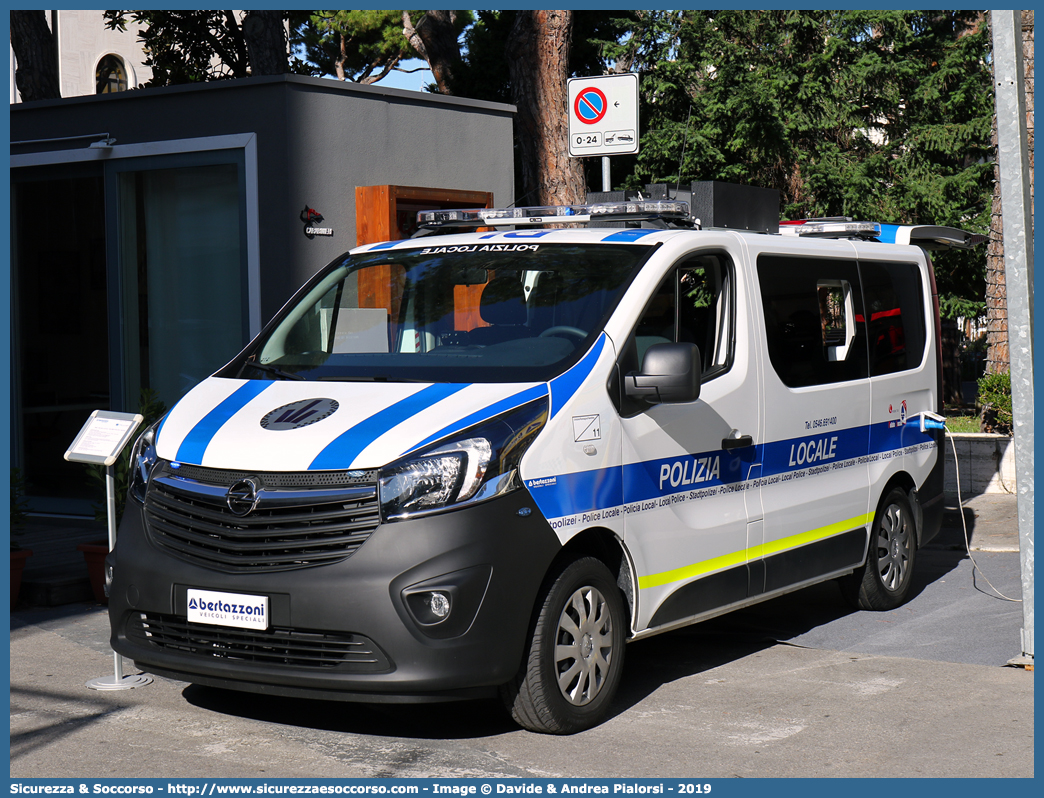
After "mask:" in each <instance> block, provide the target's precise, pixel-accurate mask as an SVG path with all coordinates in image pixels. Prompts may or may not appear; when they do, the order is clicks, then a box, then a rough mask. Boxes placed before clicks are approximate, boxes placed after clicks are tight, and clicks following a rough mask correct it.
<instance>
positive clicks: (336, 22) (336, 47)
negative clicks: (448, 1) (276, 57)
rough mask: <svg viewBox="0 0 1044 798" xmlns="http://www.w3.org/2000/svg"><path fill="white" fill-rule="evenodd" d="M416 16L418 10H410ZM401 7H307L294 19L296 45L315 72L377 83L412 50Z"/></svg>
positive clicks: (293, 42) (312, 71)
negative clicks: (333, 8)
mask: <svg viewBox="0 0 1044 798" xmlns="http://www.w3.org/2000/svg"><path fill="white" fill-rule="evenodd" d="M408 13H409V14H411V15H416V16H417V17H419V16H420V15H422V14H423V13H424V12H423V11H410V12H408ZM402 15H403V12H402V11H396V10H381V11H312V12H306V13H305V14H302V15H300V16H298V17H297V18H296V19H294V20H293V23H294V25H293V29H292V30H291V44H292V45H295V49H296V48H300V49H298V50H297V52H299V53H300V54H301V55H302V56H303V60H304V62H305V63H307V64H308V68H309V70H310V71H311V73H312V74H314V75H334V76H335V77H337V78H338V79H339V80H347V81H352V82H354V83H376V82H377V81H379V80H381V79H382V78H384V77H386V76H387V75H388V74H390V73H391V72H392V70H394V69H396V68H397V67H398V65H399V63H400V62H402V61H403V60H405V59H408V58H416V57H417V54H416V52H415V51H414V49H413V48H412V47H411V46H410V43H409V42H408V41H407V39H406V37H405V35H404V34H403V20H402Z"/></svg>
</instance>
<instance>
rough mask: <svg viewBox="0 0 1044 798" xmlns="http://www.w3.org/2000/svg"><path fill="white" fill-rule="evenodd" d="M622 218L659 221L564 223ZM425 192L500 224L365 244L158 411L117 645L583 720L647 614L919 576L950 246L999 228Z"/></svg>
mask: <svg viewBox="0 0 1044 798" xmlns="http://www.w3.org/2000/svg"><path fill="white" fill-rule="evenodd" d="M563 215H564V216H566V217H568V218H567V219H564V218H563ZM590 219H595V220H598V219H602V220H611V221H613V222H621V221H623V222H630V223H632V226H627V225H626V224H623V225H620V224H617V226H602V227H587V228H586V229H549V228H547V227H546V226H544V227H541V224H543V223H546V222H555V221H559V222H560V221H566V220H568V221H581V222H582V221H588V220H590ZM636 219H637V220H644V223H643V226H640V227H639V226H633V221H634V220H636ZM421 222H422V224H423V225H426V226H427V227H429V228H437V227H441V228H443V229H450V230H452V229H454V228H459V227H466V226H467V225H469V224H470V225H472V226H473V227H479V228H480V230H479V231H477V232H470V233H464V234H457V233H451V234H448V235H431V236H427V237H421V238H414V239H410V240H405V241H393V242H387V243H382V244H376V245H367V246H362V247H359V248H357V249H355V250H353V251H352V252H351V253H349V254H347V255H345V256H344V257H342V258H339V259H338V260H336V261H335V262H333V263H331V264H330V265H329V266H327V267H326V268H325V269H324V270H322V271H321V272H320V273H319V274H317V275H316V276H315V277H314V278H313V279H312V280H311V281H309V282H308V283H307V284H306V285H305V286H304V287H303V288H302V289H301V290H300V292H299V293H298V294H297V295H296V296H295V297H294V298H293V299H292V300H291V301H290V302H289V303H288V304H287V305H286V307H284V308H283V309H282V310H281V311H280V312H279V314H278V315H277V316H276V317H275V318H274V319H273V320H272V321H271V323H270V324H268V325H267V326H266V327H265V329H264V330H263V331H262V332H261V334H260V335H259V336H258V337H257V338H256V339H255V340H254V341H252V342H251V343H250V344H249V345H248V346H247V347H246V349H244V350H243V352H241V353H240V354H239V355H238V356H237V357H236V358H235V359H234V360H233V361H232V362H231V363H229V364H228V365H227V366H226V367H224V368H223V369H221V370H220V371H219V372H217V373H216V374H215V375H214V376H213V377H211V378H209V379H207V380H206V381H204V382H203V383H201V384H200V385H198V386H197V387H196V388H194V389H193V390H192V391H190V392H189V393H188V394H187V395H186V396H185V397H184V398H183V399H182V400H181V401H180V402H178V403H177V405H176V406H175V407H174V408H173V409H172V410H171V411H170V412H169V413H168V414H167V415H166V416H165V417H164V418H163V419H162V420H161V421H160V422H159V423H158V424H156V425H155V426H153V427H152V428H150V429H148V430H147V431H146V432H145V433H144V434H143V435H142V436H141V438H140V439H139V440H138V441H137V443H136V444H135V447H134V450H133V452H132V471H133V477H132V480H131V487H130V498H129V500H128V505H127V511H126V513H125V518H124V521H123V524H122V527H121V530H120V533H119V538H118V544H117V546H116V549H115V551H114V552H113V553H112V554H111V555H110V558H109V560H108V565H109V580H110V581H109V592H110V603H109V612H110V617H111V623H112V644H113V647H114V649H115V650H116V651H117V652H119V653H120V654H122V655H124V656H127V657H130V658H132V659H133V660H134V661H135V663H136V664H137V665H138V666H139V667H140V668H142V669H144V670H147V671H150V672H152V673H155V674H160V675H164V676H169V677H172V678H176V679H180V680H185V681H189V682H194V683H198V684H203V685H213V686H219V687H226V688H233V689H239V690H246V691H253V692H257V693H264V694H278V695H285V696H300V697H319V698H334V699H342V700H353V701H432V700H449V699H463V698H472V697H480V696H485V695H495V694H496V693H497V692H498V691H499V693H500V695H501V696H502V697H503V698H504V700H505V702H506V704H507V706H508V708H509V709H510V711H511V713H512V715H513V717H514V718H515V720H516V721H517V722H518V723H520V724H521V725H522V726H524V727H526V728H528V729H532V730H536V731H543V732H551V733H570V732H575V731H578V730H581V729H584V728H587V727H589V726H592V725H594V724H596V723H598V722H599V721H600V720H601V719H603V718H604V717H605V716H606V714H607V711H608V708H609V704H610V702H611V701H612V699H613V695H614V693H615V691H616V689H617V686H618V683H619V680H620V675H621V669H622V666H623V660H624V647H625V644H626V643H627V642H628V641H633V640H639V639H641V638H644V637H648V636H650V635H653V634H656V633H659V632H664V631H668V630H671V629H675V628H678V627H680V626H683V625H686V624H691V623H694V622H697V621H700V620H704V619H707V618H710V617H712V616H716V615H720V614H722V613H725V612H727V611H729V610H732V609H736V608H739V607H744V606H747V605H750V604H753V603H755V602H759V601H763V600H765V599H768V598H772V597H774V596H779V595H781V594H783V593H786V592H788V591H793V590H797V589H799V588H802V587H805V586H807V585H810V584H813V583H816V582H821V581H824V580H828V579H840V580H841V583H842V587H843V590H844V591H845V592H846V593H847V594H848V595H849V596H850V597H851V599H852V600H853V601H854V602H856V603H857V604H858V605H859V606H860V607H863V608H866V609H888V608H892V607H895V606H897V605H898V604H900V603H901V602H902V601H903V600H904V599H905V597H906V596H907V593H908V591H909V590H910V585H911V575H912V572H913V567H914V564H915V561H916V558H917V549H918V547H919V546H922V545H923V544H924V543H925V542H926V541H927V540H928V539H929V538H931V537H932V536H933V535H934V534H935V533H936V532H937V530H938V528H939V525H940V520H941V514H942V490H943V482H942V467H943V457H942V455H941V453H940V441H941V435H942V433H941V432H940V431H939V430H938V429H933V423H932V421H931V418H932V417H933V414H934V413H936V412H937V411H939V410H940V409H941V402H942V397H941V368H940V362H941V361H940V350H939V332H938V313H937V305H936V302H937V297H936V289H935V284H934V277H933V273H932V267H931V263H930V260H929V258H928V256H927V254H926V251H925V250H926V249H931V248H937V247H945V246H958V247H967V246H970V245H972V244H973V243H977V241H978V240H980V239H981V237H978V236H971V235H969V234H966V233H963V232H961V231H958V230H953V229H948V228H938V227H895V226H888V225H877V224H867V223H849V222H814V223H813V222H807V223H803V224H798V225H786V224H785V225H783V226H782V228H781V229H782V232H783V234H771V233H769V234H766V233H755V232H745V231H737V230H729V229H699V225H698V224H694V223H693V220H692V218H691V214H690V212H689V209H688V207H687V206H686V205H685V203H681V202H675V201H669V200H659V201H645V202H642V201H636V202H629V203H623V204H600V205H599V204H596V205H589V206H573V207H569V208H537V209H533V208H523V209H508V210H482V211H442V212H431V213H427V214H421ZM527 224H529V225H533V226H532V227H526V226H525V225H527ZM490 225H515V227H514V228H513V229H512V228H506V229H503V228H502V229H491V228H490V227H489V226H490ZM483 226H484V227H483ZM482 229H485V230H486V232H482V231H481V230H482Z"/></svg>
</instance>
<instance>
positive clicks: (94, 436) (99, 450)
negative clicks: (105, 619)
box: [65, 410, 152, 690]
mask: <svg viewBox="0 0 1044 798" xmlns="http://www.w3.org/2000/svg"><path fill="white" fill-rule="evenodd" d="M141 422H142V416H141V415H139V414H137V413H113V412H111V411H108V410H95V411H94V412H93V413H91V415H90V417H89V418H88V419H87V423H86V424H84V425H83V427H82V428H81V429H80V431H79V432H78V433H77V434H76V438H75V439H73V442H72V445H71V446H70V447H69V450H68V451H67V452H66V453H65V459H66V460H68V461H70V462H74V463H90V464H92V465H103V466H105V515H106V519H107V521H108V528H109V551H112V550H113V549H114V548H115V547H116V478H115V474H114V469H113V464H114V463H115V462H116V459H117V458H118V457H119V456H120V452H122V451H123V449H124V448H125V447H126V446H127V444H128V443H130V440H131V437H132V436H133V435H134V431H135V430H136V429H137V428H138V425H139V424H141ZM112 663H113V675H112V676H99V677H97V678H95V679H91V680H89V681H88V682H87V683H86V684H85V686H86V687H88V688H89V689H91V690H130V689H131V688H133V687H142V686H144V685H146V684H150V683H151V682H152V677H151V676H148V675H146V674H144V673H136V674H132V675H131V676H124V675H123V657H121V656H120V655H119V654H117V653H116V652H115V651H114V652H112Z"/></svg>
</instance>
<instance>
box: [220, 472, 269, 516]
mask: <svg viewBox="0 0 1044 798" xmlns="http://www.w3.org/2000/svg"><path fill="white" fill-rule="evenodd" d="M260 487H261V486H260V485H259V484H258V481H257V480H256V479H254V478H253V477H248V478H247V479H241V480H239V482H237V483H236V484H235V485H233V486H232V487H231V488H229V489H228V493H226V494H225V503H226V504H227V505H228V509H229V510H231V511H232V515H237V516H240V517H242V516H244V515H249V514H250V511H251V510H253V509H254V508H255V507H256V506H257V491H258V489H259V488H260Z"/></svg>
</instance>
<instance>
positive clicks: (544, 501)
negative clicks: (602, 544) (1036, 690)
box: [526, 421, 942, 519]
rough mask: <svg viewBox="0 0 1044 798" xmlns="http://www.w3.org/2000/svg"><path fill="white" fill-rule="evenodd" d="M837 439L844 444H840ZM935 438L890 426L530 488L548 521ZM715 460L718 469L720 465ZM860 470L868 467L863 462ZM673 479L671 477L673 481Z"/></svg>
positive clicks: (887, 452) (544, 481)
mask: <svg viewBox="0 0 1044 798" xmlns="http://www.w3.org/2000/svg"><path fill="white" fill-rule="evenodd" d="M834 438H837V440H836V441H834V440H833V439H834ZM868 438H869V451H868V449H867V442H868ZM932 440H933V439H932V437H931V435H929V434H927V433H922V432H921V431H920V430H919V429H917V427H915V426H913V425H910V426H905V425H903V424H902V423H901V422H898V421H892V422H889V421H885V422H880V423H877V424H873V425H867V426H861V427H853V428H849V429H843V430H837V431H835V432H825V433H820V434H816V435H809V436H804V437H801V438H792V439H789V440H781V441H771V442H769V443H765V444H757V445H756V446H754V447H751V448H748V449H740V450H735V449H734V450H732V451H726V450H724V449H717V450H713V451H707V452H696V453H694V454H678V455H675V456H673V457H665V458H659V459H656V460H646V461H643V462H637V463H628V464H627V465H624V466H611V467H609V468H600V469H592V470H590V471H580V472H577V473H573V474H560V475H557V476H553V477H542V478H537V479H529V480H526V487H528V488H529V491H530V493H531V495H532V496H533V500H534V501H535V502H536V504H537V507H539V508H540V512H541V513H543V515H544V517H545V518H549V519H554V518H561V517H563V516H569V515H575V514H577V513H589V512H593V511H599V510H607V509H610V508H613V507H619V506H621V505H633V504H636V503H639V502H649V501H655V500H658V499H660V498H662V497H665V496H671V495H674V494H677V493H683V492H687V491H692V490H700V489H703V488H712V489H714V490H715V491H717V490H718V489H720V488H721V487H722V486H729V485H737V486H739V484H740V483H743V482H745V481H746V480H749V479H757V478H759V477H760V478H771V477H774V476H776V475H779V474H786V473H790V472H794V471H799V470H804V469H808V468H810V467H816V466H824V465H825V466H828V467H829V466H831V464H832V463H834V462H842V461H845V460H854V459H857V458H860V457H867V458H868V459H874V460H876V459H881V458H885V457H890V456H895V455H896V454H898V453H901V452H902V450H903V449H904V448H905V447H908V446H917V445H919V444H923V443H930V442H932ZM808 441H813V442H814V443H815V444H816V445H817V447H818V445H819V442H820V441H822V442H823V445H822V447H818V448H817V449H815V450H814V451H815V452H816V454H815V455H814V456H813V455H809V454H806V455H804V456H803V457H802V455H801V453H800V451H799V449H798V447H799V445H800V444H801V443H802V442H804V443H806V444H807V442H808ZM939 456H940V457H941V456H942V454H941V453H940V454H939ZM715 459H716V460H717V467H716V468H715V467H714V465H713V463H714V460H715ZM799 461H800V462H799ZM755 464H760V465H755ZM857 465H860V463H858V462H857ZM864 467H865V466H864ZM665 474H667V475H669V476H667V477H666V478H665V477H664V475H665ZM661 482H662V486H661Z"/></svg>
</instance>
